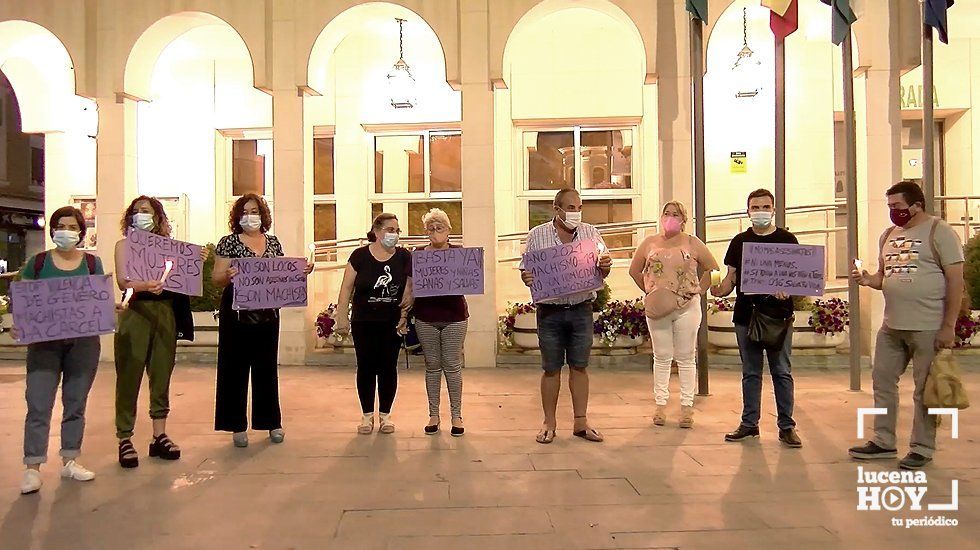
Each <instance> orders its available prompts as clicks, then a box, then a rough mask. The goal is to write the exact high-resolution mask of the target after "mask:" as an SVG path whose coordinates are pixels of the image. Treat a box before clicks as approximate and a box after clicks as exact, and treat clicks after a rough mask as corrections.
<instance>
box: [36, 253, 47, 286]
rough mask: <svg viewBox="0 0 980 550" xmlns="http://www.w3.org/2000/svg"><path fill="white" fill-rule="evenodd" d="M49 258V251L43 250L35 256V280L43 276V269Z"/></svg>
mask: <svg viewBox="0 0 980 550" xmlns="http://www.w3.org/2000/svg"><path fill="white" fill-rule="evenodd" d="M47 257H48V251H47V250H43V251H41V252H38V254H37V256H34V278H35V279H37V278H38V277H40V276H41V269H42V268H43V267H44V260H45V259H46V258H47Z"/></svg>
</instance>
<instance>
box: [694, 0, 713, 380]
mask: <svg viewBox="0 0 980 550" xmlns="http://www.w3.org/2000/svg"><path fill="white" fill-rule="evenodd" d="M703 33H704V26H703V25H702V23H701V20H700V19H698V18H697V17H691V88H692V89H691V95H692V98H693V111H694V136H693V137H694V142H693V144H692V145H693V148H694V232H695V235H697V237H698V238H699V239H701V241H702V242H708V236H707V229H708V228H707V220H706V219H705V217H706V215H707V208H706V205H705V190H704V34H703ZM698 395H701V396H705V395H709V393H708V301H707V300H701V326H700V327H699V328H698Z"/></svg>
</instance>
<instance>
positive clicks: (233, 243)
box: [211, 194, 313, 447]
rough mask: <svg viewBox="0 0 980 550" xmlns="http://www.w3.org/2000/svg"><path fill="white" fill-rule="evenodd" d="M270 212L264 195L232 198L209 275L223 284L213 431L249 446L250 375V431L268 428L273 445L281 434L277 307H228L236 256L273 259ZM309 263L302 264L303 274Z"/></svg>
mask: <svg viewBox="0 0 980 550" xmlns="http://www.w3.org/2000/svg"><path fill="white" fill-rule="evenodd" d="M271 226H272V214H271V213H270V212H269V205H268V204H266V202H265V199H263V198H262V197H260V196H258V195H254V194H247V195H244V196H242V197H241V198H239V199H238V200H237V201H235V205H234V206H232V208H231V215H230V216H229V219H228V227H229V229H230V230H231V235H227V236H225V237H222V238H221V240H220V241H219V242H218V246H217V248H216V250H215V252H216V254H217V258H216V259H215V262H214V271H213V272H212V274H211V279H212V280H213V281H214V283H215V284H216V285H218V286H221V287H224V289H225V290H224V292H223V293H222V295H221V310H220V312H219V314H218V319H219V321H218V380H217V387H216V390H215V400H214V429H216V430H218V431H225V432H232V434H233V435H232V441H233V442H234V444H235V446H236V447H247V446H248V432H247V430H248V418H247V416H246V410H247V407H248V379H249V374H250V373H251V377H252V429H254V430H268V431H269V438H270V439H271V440H272V442H273V443H282V441H283V439H284V438H285V437H286V434H285V432H284V431H283V429H282V413H281V412H280V409H279V370H278V368H279V310H277V309H265V310H248V311H235V310H233V309H232V307H231V306H232V301H233V297H234V293H235V291H234V284H233V280H234V278H235V275H237V274H238V270H237V269H236V268H234V267H232V265H231V260H232V259H235V258H256V257H262V258H277V257H280V256H282V255H283V252H282V245H281V244H279V239H277V238H276V237H275V236H274V235H269V234H268V231H269V228H270V227H271ZM312 271H313V264H309V265H307V266H306V274H307V275H309V274H310V272H312Z"/></svg>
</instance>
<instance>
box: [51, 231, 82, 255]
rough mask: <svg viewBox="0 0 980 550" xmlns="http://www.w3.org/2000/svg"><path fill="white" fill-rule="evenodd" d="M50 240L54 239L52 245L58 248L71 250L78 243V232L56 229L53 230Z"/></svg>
mask: <svg viewBox="0 0 980 550" xmlns="http://www.w3.org/2000/svg"><path fill="white" fill-rule="evenodd" d="M51 240H52V241H54V245H55V246H57V247H58V250H62V251H67V250H71V249H72V248H75V246H76V245H77V244H78V241H79V232H78V231H71V230H68V229H58V230H55V232H54V235H53V236H52V237H51Z"/></svg>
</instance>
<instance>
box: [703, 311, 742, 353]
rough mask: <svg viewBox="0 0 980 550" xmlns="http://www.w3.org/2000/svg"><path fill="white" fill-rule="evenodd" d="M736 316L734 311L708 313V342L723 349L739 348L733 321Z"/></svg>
mask: <svg viewBox="0 0 980 550" xmlns="http://www.w3.org/2000/svg"><path fill="white" fill-rule="evenodd" d="M734 316H735V313H734V312H732V311H718V312H715V313H708V344H710V345H712V346H715V347H716V348H721V349H738V341H737V340H736V339H735V324H734V323H732V319H733V318H734Z"/></svg>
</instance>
